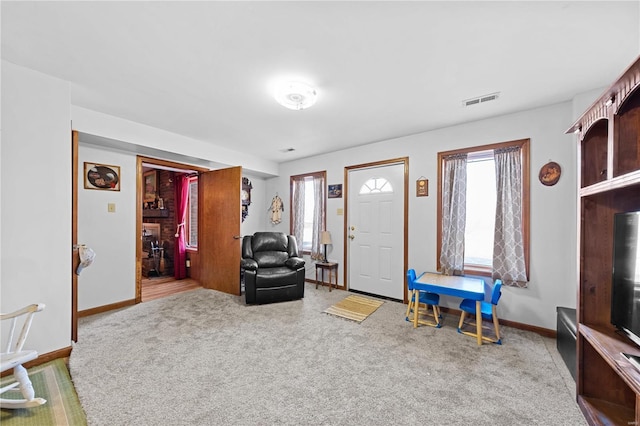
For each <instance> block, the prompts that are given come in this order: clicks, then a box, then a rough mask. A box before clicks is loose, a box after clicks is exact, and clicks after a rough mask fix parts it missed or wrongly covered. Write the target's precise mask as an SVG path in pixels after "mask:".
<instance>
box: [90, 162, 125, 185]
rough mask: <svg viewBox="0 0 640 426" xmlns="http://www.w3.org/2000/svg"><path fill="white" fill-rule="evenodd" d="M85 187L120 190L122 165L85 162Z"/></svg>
mask: <svg viewBox="0 0 640 426" xmlns="http://www.w3.org/2000/svg"><path fill="white" fill-rule="evenodd" d="M84 187H85V189H102V190H106V191H120V167H119V166H109V165H106V164H96V163H87V162H85V163H84Z"/></svg>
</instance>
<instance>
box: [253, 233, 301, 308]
mask: <svg viewBox="0 0 640 426" xmlns="http://www.w3.org/2000/svg"><path fill="white" fill-rule="evenodd" d="M240 268H241V269H242V270H243V271H244V288H245V298H246V303H247V304H263V303H273V302H283V301H286V300H296V299H302V298H303V297H304V276H305V268H304V259H302V257H299V256H298V245H297V244H296V239H295V237H294V236H292V235H286V234H285V233H283V232H256V233H255V234H253V235H247V236H245V237H244V238H243V239H242V260H241V261H240Z"/></svg>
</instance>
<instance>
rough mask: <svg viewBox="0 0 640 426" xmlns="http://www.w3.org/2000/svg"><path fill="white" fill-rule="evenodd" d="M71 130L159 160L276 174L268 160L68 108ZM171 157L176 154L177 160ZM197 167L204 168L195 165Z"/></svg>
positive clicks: (123, 120) (153, 128) (211, 143)
mask: <svg viewBox="0 0 640 426" xmlns="http://www.w3.org/2000/svg"><path fill="white" fill-rule="evenodd" d="M71 116H72V119H73V129H74V130H78V131H79V132H82V133H87V134H88V135H94V136H97V137H102V138H107V139H110V140H114V141H119V142H122V144H123V145H124V146H125V147H127V146H128V148H125V149H129V148H130V149H131V152H142V151H140V149H145V148H146V149H152V150H154V151H157V153H158V156H157V157H158V158H162V159H166V160H173V161H178V162H183V163H186V164H193V163H191V162H190V161H189V158H191V159H194V160H206V161H208V162H209V165H208V167H210V168H212V169H215V168H220V167H225V166H227V167H229V166H242V167H243V168H244V169H246V170H248V171H249V172H253V173H254V174H256V175H263V176H274V175H277V174H278V165H277V164H276V163H275V162H273V161H270V160H265V159H264V158H260V157H256V156H255V155H252V154H251V153H245V152H240V151H232V150H230V149H227V148H223V147H220V146H218V145H215V141H200V140H197V139H192V138H188V137H186V136H182V135H179V134H176V133H171V132H168V131H166V130H162V129H157V128H155V127H151V126H147V125H144V124H140V123H135V122H133V121H129V120H125V119H122V118H119V117H114V116H111V115H107V114H103V113H100V112H96V111H92V110H89V109H86V108H81V107H78V106H75V105H74V106H71ZM174 154H179V158H177V157H176V156H175V155H174ZM198 164H203V162H202V161H198Z"/></svg>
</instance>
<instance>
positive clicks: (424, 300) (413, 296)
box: [405, 269, 442, 328]
mask: <svg viewBox="0 0 640 426" xmlns="http://www.w3.org/2000/svg"><path fill="white" fill-rule="evenodd" d="M415 280H416V271H415V270H414V269H409V270H408V271H407V287H408V290H409V305H408V306H407V313H406V314H405V320H406V321H412V322H413V326H414V328H415V327H417V326H418V324H424V325H430V326H432V327H436V328H440V327H442V324H440V318H442V316H441V315H440V307H439V306H438V304H439V303H440V295H438V294H436V293H429V292H426V291H420V290H417V289H416V288H415ZM420 305H424V307H423V308H422V309H421V308H420ZM429 305H431V308H432V309H433V314H430V313H429ZM412 312H413V319H411V320H410V319H409V315H411V313H412ZM420 315H424V316H427V315H428V316H432V317H433V319H434V321H427V320H421V319H420Z"/></svg>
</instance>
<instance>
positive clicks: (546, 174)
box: [538, 161, 562, 186]
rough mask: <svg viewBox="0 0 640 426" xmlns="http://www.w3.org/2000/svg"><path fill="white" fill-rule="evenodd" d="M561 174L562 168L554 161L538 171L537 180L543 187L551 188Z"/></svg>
mask: <svg viewBox="0 0 640 426" xmlns="http://www.w3.org/2000/svg"><path fill="white" fill-rule="evenodd" d="M561 174H562V168H561V167H560V164H558V163H556V162H555V161H550V162H548V163H547V164H545V165H544V166H542V168H541V169H540V173H539V174H538V179H540V182H541V183H542V184H543V185H546V186H553V185H555V184H556V183H558V181H559V180H560V175H561Z"/></svg>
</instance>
